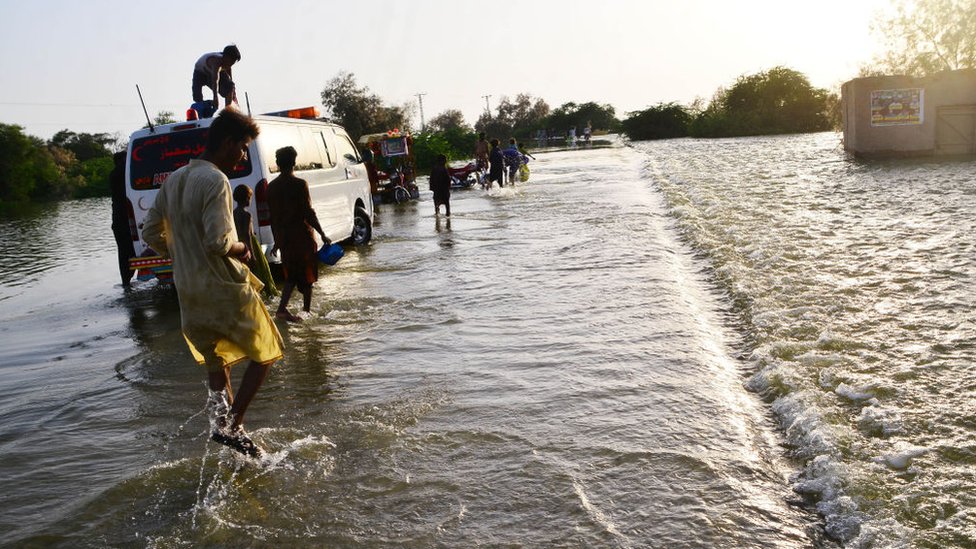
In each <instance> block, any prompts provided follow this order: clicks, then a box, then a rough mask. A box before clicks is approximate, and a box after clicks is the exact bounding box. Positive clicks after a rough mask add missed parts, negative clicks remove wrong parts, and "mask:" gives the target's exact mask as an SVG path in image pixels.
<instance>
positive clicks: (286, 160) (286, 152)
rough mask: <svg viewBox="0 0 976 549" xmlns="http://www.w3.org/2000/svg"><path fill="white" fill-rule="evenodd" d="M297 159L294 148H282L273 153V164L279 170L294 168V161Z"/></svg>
mask: <svg viewBox="0 0 976 549" xmlns="http://www.w3.org/2000/svg"><path fill="white" fill-rule="evenodd" d="M297 158H298V151H296V150H295V147H292V146H290V145H289V146H287V147H282V148H280V149H278V150H276V151H275V162H276V163H277V164H278V167H279V168H286V169H287V168H294V167H295V160H296V159H297Z"/></svg>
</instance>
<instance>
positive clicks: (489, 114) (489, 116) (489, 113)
mask: <svg viewBox="0 0 976 549" xmlns="http://www.w3.org/2000/svg"><path fill="white" fill-rule="evenodd" d="M481 97H484V98H485V112H486V113H488V118H491V107H489V106H488V98H489V97H491V96H490V95H482V96H481Z"/></svg>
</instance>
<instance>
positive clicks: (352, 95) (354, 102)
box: [322, 72, 408, 141]
mask: <svg viewBox="0 0 976 549" xmlns="http://www.w3.org/2000/svg"><path fill="white" fill-rule="evenodd" d="M322 106H323V107H325V110H326V113H327V116H328V118H329V119H330V120H332V121H333V122H335V123H337V124H339V125H341V126H342V127H344V128H345V129H346V131H347V132H348V133H349V136H350V137H352V139H353V141H356V140H358V139H359V137H360V136H362V135H363V134H367V133H376V132H385V131H388V130H391V129H394V128H400V129H405V128H406V125H407V122H408V116H407V115H408V113H407V111H406V109H405V108H404V107H402V106H401V107H391V106H388V105H385V104H383V100H382V99H381V98H380V97H379V96H378V95H376V94H373V93H370V91H369V88H367V87H366V86H362V87H360V86H358V85H357V84H356V77H355V76H354V75H353V74H352V73H350V72H340V73H339V74H338V75H337V76H336V77H335V78H333V79H332V80H330V81H329V83H328V84H326V86H325V89H323V90H322Z"/></svg>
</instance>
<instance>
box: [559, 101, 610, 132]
mask: <svg viewBox="0 0 976 549" xmlns="http://www.w3.org/2000/svg"><path fill="white" fill-rule="evenodd" d="M587 124H590V125H591V127H592V128H593V129H595V130H604V131H609V132H615V131H617V130H619V129H620V120H618V119H617V116H616V112H615V110H614V108H613V107H612V106H611V105H601V104H599V103H595V102H593V101H588V102H586V103H582V104H577V103H574V102H569V103H563V104H562V105H560V106H559V107H558V108H556V109H554V110H553V111H552V113H550V114H549V116H547V117H546V120H545V122H544V126H545V127H546V128H550V129H552V130H554V131H556V132H560V131H565V130H568V129H569V128H577V129H579V128H583V127H585V126H586V125H587Z"/></svg>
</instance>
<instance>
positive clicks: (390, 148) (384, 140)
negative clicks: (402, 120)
mask: <svg viewBox="0 0 976 549" xmlns="http://www.w3.org/2000/svg"><path fill="white" fill-rule="evenodd" d="M359 144H360V145H362V146H363V147H364V148H365V149H366V150H367V151H368V154H366V158H367V161H366V171H367V173H368V174H369V184H370V187H371V191H372V193H373V201H374V202H387V203H394V204H399V203H401V202H406V201H407V200H415V199H417V198H420V189H419V188H418V187H417V183H416V178H417V169H416V166H415V164H414V160H413V138H412V137H411V136H410V134H409V133H400V132H399V130H391V131H388V132H386V133H371V134H367V135H364V136H362V137H360V138H359ZM370 156H372V160H371V161H370V160H368V159H369V157H370Z"/></svg>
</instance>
